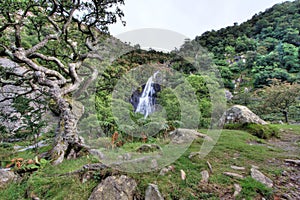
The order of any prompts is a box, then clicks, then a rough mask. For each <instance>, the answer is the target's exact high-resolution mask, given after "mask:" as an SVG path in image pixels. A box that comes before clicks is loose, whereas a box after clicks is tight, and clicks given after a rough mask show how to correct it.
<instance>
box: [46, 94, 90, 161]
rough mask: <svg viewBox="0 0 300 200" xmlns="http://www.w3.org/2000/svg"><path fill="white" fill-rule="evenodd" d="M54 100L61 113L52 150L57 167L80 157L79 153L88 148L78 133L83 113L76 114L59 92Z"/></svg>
mask: <svg viewBox="0 0 300 200" xmlns="http://www.w3.org/2000/svg"><path fill="white" fill-rule="evenodd" d="M53 99H54V100H55V102H56V104H57V106H58V109H59V112H60V117H59V123H58V127H57V130H56V138H55V144H54V147H53V149H52V150H51V159H52V163H53V164H54V165H57V164H60V163H61V162H62V161H63V160H64V159H65V158H67V159H70V158H76V157H78V153H79V151H81V150H82V149H83V148H86V147H85V146H84V142H83V141H82V139H80V137H79V135H78V131H77V123H78V121H79V119H80V117H81V115H82V113H78V112H77V113H75V112H74V110H73V106H74V105H72V103H71V102H70V101H69V100H68V99H67V98H66V97H63V96H61V94H60V93H59V92H57V91H55V92H54V94H53ZM82 109H83V107H82Z"/></svg>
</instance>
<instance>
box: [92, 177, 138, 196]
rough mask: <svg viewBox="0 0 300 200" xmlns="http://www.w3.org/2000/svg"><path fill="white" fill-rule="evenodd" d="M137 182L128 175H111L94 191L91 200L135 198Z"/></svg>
mask: <svg viewBox="0 0 300 200" xmlns="http://www.w3.org/2000/svg"><path fill="white" fill-rule="evenodd" d="M136 186H137V183H136V181H135V180H134V179H132V178H129V177H127V176H124V175H122V176H120V177H116V176H109V177H107V178H106V179H105V180H103V181H102V182H101V183H100V184H99V185H98V186H97V187H96V188H95V189H94V190H93V192H92V194H91V196H90V197H89V200H100V199H101V200H133V199H134V192H135V190H136Z"/></svg>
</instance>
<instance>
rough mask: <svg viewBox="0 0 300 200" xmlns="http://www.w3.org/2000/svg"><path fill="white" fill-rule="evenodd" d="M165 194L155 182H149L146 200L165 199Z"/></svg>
mask: <svg viewBox="0 0 300 200" xmlns="http://www.w3.org/2000/svg"><path fill="white" fill-rule="evenodd" d="M163 199H164V198H163V196H162V195H161V193H160V191H159V190H158V186H157V185H155V184H149V185H148V187H147V189H146V194H145V200H163Z"/></svg>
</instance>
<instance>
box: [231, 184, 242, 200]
mask: <svg viewBox="0 0 300 200" xmlns="http://www.w3.org/2000/svg"><path fill="white" fill-rule="evenodd" d="M241 191H242V187H241V186H240V185H239V184H237V183H235V184H234V194H233V196H234V197H237V196H238V195H239V194H240V193H241Z"/></svg>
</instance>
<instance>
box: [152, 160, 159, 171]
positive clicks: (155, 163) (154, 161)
mask: <svg viewBox="0 0 300 200" xmlns="http://www.w3.org/2000/svg"><path fill="white" fill-rule="evenodd" d="M157 168H158V163H157V160H156V159H153V160H151V169H157Z"/></svg>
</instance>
